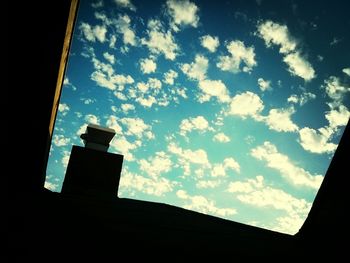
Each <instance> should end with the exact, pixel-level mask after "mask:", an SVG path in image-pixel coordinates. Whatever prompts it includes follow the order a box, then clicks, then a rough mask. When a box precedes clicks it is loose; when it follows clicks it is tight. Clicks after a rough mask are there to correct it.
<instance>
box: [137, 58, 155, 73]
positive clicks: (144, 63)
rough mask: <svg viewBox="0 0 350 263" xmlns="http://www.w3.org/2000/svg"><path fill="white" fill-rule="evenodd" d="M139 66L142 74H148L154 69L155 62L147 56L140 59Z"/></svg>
mask: <svg viewBox="0 0 350 263" xmlns="http://www.w3.org/2000/svg"><path fill="white" fill-rule="evenodd" d="M140 68H141V71H142V73H143V74H150V73H153V72H155V71H156V69H157V64H156V63H155V62H154V61H153V60H152V59H149V58H144V59H140Z"/></svg>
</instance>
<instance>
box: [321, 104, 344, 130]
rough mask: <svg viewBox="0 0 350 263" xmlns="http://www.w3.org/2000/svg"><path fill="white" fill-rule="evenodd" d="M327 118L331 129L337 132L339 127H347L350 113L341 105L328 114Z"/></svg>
mask: <svg viewBox="0 0 350 263" xmlns="http://www.w3.org/2000/svg"><path fill="white" fill-rule="evenodd" d="M325 117H326V119H327V120H328V122H329V127H330V128H331V129H334V130H336V129H337V128H338V127H339V126H346V124H347V123H348V121H349V118H350V112H349V110H348V109H347V108H346V107H345V106H344V105H339V107H337V108H333V109H331V110H330V111H328V112H326V115H325Z"/></svg>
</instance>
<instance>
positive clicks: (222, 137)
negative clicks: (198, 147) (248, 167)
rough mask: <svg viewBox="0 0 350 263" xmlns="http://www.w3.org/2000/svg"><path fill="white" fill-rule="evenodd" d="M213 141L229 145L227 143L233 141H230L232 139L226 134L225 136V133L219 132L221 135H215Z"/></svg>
mask: <svg viewBox="0 0 350 263" xmlns="http://www.w3.org/2000/svg"><path fill="white" fill-rule="evenodd" d="M213 141H214V142H222V143H227V142H230V141H231V139H230V137H228V136H227V135H226V134H224V133H223V132H219V133H217V134H215V135H214V137H213Z"/></svg>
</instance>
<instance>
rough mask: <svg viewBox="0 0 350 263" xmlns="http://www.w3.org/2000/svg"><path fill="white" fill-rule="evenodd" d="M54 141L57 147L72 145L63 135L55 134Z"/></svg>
mask: <svg viewBox="0 0 350 263" xmlns="http://www.w3.org/2000/svg"><path fill="white" fill-rule="evenodd" d="M52 140H53V143H54V144H55V145H56V146H57V147H62V146H67V145H68V144H69V143H70V138H66V137H64V136H63V135H62V134H59V135H57V134H55V135H54V136H53V138H52Z"/></svg>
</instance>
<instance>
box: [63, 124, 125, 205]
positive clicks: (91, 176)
mask: <svg viewBox="0 0 350 263" xmlns="http://www.w3.org/2000/svg"><path fill="white" fill-rule="evenodd" d="M114 135H115V131H114V130H113V129H109V128H105V127H101V126H98V125H94V124H89V125H88V126H87V128H86V132H85V133H84V134H82V135H81V136H80V137H81V138H82V139H83V142H84V145H85V147H80V146H76V145H73V148H72V151H71V154H70V158H69V162H68V166H67V171H66V175H65V178H64V182H63V186H62V191H61V193H63V194H70V195H80V196H89V197H94V198H116V197H117V193H118V186H119V180H120V173H121V170H122V164H123V155H120V154H114V153H109V152H107V151H108V148H109V143H110V141H111V140H112V139H113V137H114Z"/></svg>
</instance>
